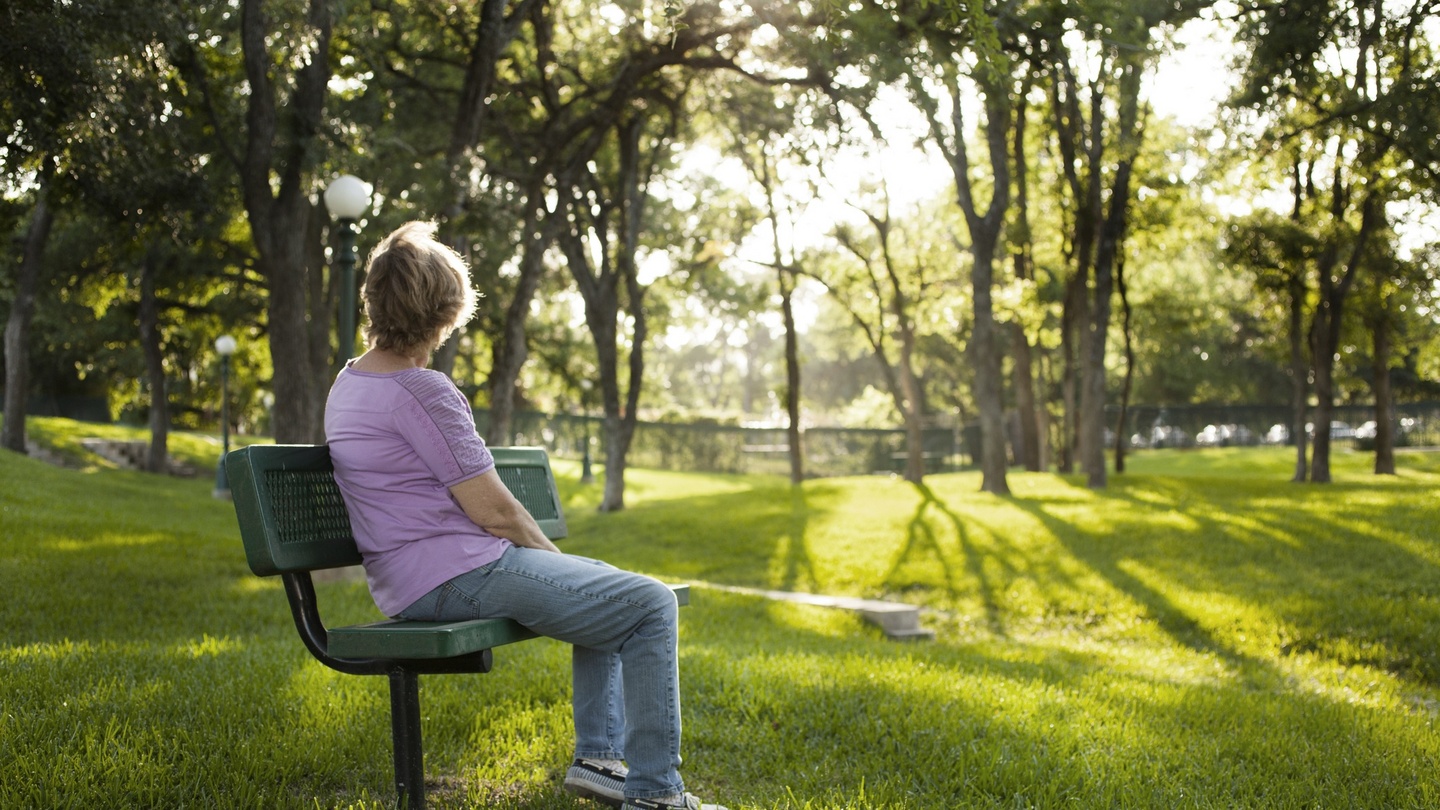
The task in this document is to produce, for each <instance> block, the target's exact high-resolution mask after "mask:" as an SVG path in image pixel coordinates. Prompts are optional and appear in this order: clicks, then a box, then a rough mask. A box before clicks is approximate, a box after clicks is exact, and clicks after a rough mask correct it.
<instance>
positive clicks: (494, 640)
mask: <svg viewBox="0 0 1440 810" xmlns="http://www.w3.org/2000/svg"><path fill="white" fill-rule="evenodd" d="M670 589H671V590H672V591H674V592H675V598H676V601H678V602H679V603H680V604H681V605H687V604H689V603H690V586H689V585H672V586H670ZM329 633H330V649H329V652H330V654H331V655H333V656H336V657H338V658H413V659H423V658H454V657H456V656H461V655H468V654H469V653H473V652H479V651H480V650H488V649H490V648H491V647H500V646H503V645H505V644H513V643H514V642H517V641H524V640H526V639H531V638H535V637H536V635H537V634H536V633H535V632H534V631H531V630H529V629H527V628H526V627H525V626H524V625H522V624H520V623H519V622H516V621H512V620H510V619H471V620H469V621H462V622H414V621H402V620H398V619H387V620H385V621H379V622H371V623H369V624H355V625H350V626H349V627H332V628H330V629H329Z"/></svg>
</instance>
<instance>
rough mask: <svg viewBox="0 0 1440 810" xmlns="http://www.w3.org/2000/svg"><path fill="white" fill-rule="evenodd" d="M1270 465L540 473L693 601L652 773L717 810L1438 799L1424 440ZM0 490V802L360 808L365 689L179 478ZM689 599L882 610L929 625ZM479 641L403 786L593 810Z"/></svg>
mask: <svg viewBox="0 0 1440 810" xmlns="http://www.w3.org/2000/svg"><path fill="white" fill-rule="evenodd" d="M89 428H90V426H84V427H83V428H81V427H77V426H74V425H73V424H65V423H63V422H62V421H56V422H55V423H53V424H51V425H48V426H47V427H46V428H45V430H46V432H47V433H48V434H49V435H53V436H58V437H62V438H63V437H65V436H70V437H72V438H74V437H76V436H77V435H78V434H77V431H79V432H83V431H86V430H88V429H89ZM36 432H37V433H38V432H39V431H36ZM74 440H75V441H78V439H74ZM199 444H201V445H202V446H203V445H204V442H203V438H202V440H199ZM210 453H211V455H210V456H209V458H208V459H206V458H205V457H204V456H203V453H200V454H199V458H197V465H199V466H202V468H204V467H205V465H207V464H208V465H209V466H210V467H212V468H213V464H214V457H213V453H214V450H213V449H212V450H210ZM1290 463H1291V461H1290V458H1289V456H1288V454H1287V452H1286V451H1283V450H1270V449H1231V450H1216V451H1203V452H1196V451H1189V452H1154V453H1142V454H1139V455H1136V456H1133V457H1132V459H1131V470H1132V472H1131V473H1129V474H1127V475H1125V476H1114V477H1112V483H1111V486H1110V487H1109V488H1108V489H1106V490H1104V491H1100V492H1094V491H1090V490H1088V489H1086V488H1085V487H1084V486H1083V484H1082V482H1081V480H1080V479H1079V478H1072V477H1063V476H1056V475H1041V474H1025V473H1016V474H1013V475H1012V476H1011V478H1010V481H1011V486H1012V488H1013V490H1014V495H1013V496H1012V497H1009V498H999V497H994V496H989V495H984V494H982V493H979V492H978V489H979V479H978V476H977V475H975V474H971V473H957V474H947V475H937V476H932V477H930V478H928V479H927V486H926V487H925V488H917V487H914V486H912V485H910V484H907V483H905V482H904V481H901V480H898V479H894V478H888V477H866V478H843V479H825V480H817V481H811V482H807V483H806V484H805V485H804V486H803V487H802V488H800V489H794V490H792V489H791V488H790V487H789V486H788V485H787V484H786V483H785V482H784V481H783V479H780V478H772V477H737V476H722V475H698V474H691V475H685V474H675V473H662V472H655V471H648V470H632V471H630V472H629V473H628V474H627V483H628V491H629V499H628V502H629V505H630V508H629V509H627V510H626V511H625V512H623V513H620V514H612V515H600V514H597V513H596V512H595V511H594V505H595V503H596V502H597V500H598V497H599V490H598V485H591V486H581V485H580V484H578V483H577V480H576V479H577V478H578V472H579V470H578V465H576V464H573V463H570V462H565V461H559V462H557V463H556V468H557V472H558V473H559V475H560V476H561V486H562V495H563V497H564V498H565V500H566V503H567V509H568V512H567V516H568V518H569V522H570V526H571V534H572V536H571V538H570V539H568V540H566V541H564V547H565V548H566V549H567V550H568V551H571V552H573V553H579V554H586V555H590V556H597V557H602V558H605V559H607V560H610V561H611V562H614V563H616V564H619V565H622V566H626V567H631V568H635V569H638V570H643V571H646V572H648V573H652V574H655V575H657V576H660V577H662V578H664V579H666V580H670V581H690V582H693V583H697V584H701V585H702V587H698V588H697V589H696V591H695V593H694V595H693V604H692V606H691V607H689V608H686V609H685V610H684V611H682V625H683V629H682V654H681V671H682V684H683V692H684V699H685V733H686V767H685V774H686V777H687V780H688V781H689V783H690V787H691V788H692V789H693V790H695V791H696V792H698V793H701V794H702V795H704V796H706V797H713V798H714V799H716V800H721V801H724V802H725V803H727V804H728V805H729V806H730V807H731V808H732V809H735V808H797V809H798V808H809V809H810V810H821V808H847V809H848V808H882V807H884V808H956V807H975V808H1016V807H1041V808H1054V807H1084V808H1089V807H1135V808H1150V807H1156V808H1173V807H1195V808H1229V807H1257V808H1258V807H1264V808H1290V807H1294V808H1302V807H1303V808H1312V807H1370V808H1408V807H1413V808H1424V807H1434V806H1440V768H1437V766H1440V736H1437V734H1436V729H1435V722H1436V717H1437V712H1440V657H1437V647H1440V540H1437V538H1440V531H1437V528H1436V527H1437V525H1440V498H1437V494H1440V454H1433V455H1432V454H1421V453H1413V454H1403V455H1402V456H1401V457H1400V463H1401V466H1402V470H1401V474H1400V475H1398V476H1394V477H1375V476H1371V475H1369V474H1368V472H1367V471H1368V464H1369V461H1368V457H1366V456H1362V455H1359V454H1349V453H1341V454H1339V455H1338V456H1337V458H1336V463H1335V475H1336V478H1337V481H1338V482H1339V483H1336V484H1332V485H1328V486H1310V485H1295V484H1290V483H1288V482H1287V479H1288V477H1289V468H1290ZM0 480H3V482H4V483H3V488H0V589H3V590H0V592H3V593H4V594H5V598H4V599H3V600H0V676H3V677H0V806H3V807H180V806H190V807H214V806H224V807H267V808H268V807H294V808H301V807H352V806H355V807H371V806H385V804H386V803H387V802H389V801H390V799H391V786H390V760H389V755H390V754H389V726H388V697H387V693H386V686H385V681H384V679H380V678H355V677H351V676H344V675H339V674H337V673H334V672H331V671H329V670H327V669H325V668H324V667H322V666H321V665H319V664H318V663H316V662H315V661H313V660H312V659H311V658H310V657H309V656H308V654H307V653H305V652H304V650H303V648H302V647H301V645H300V643H299V640H298V638H297V637H296V635H295V631H294V628H293V626H292V625H291V623H290V619H289V614H288V611H287V609H286V607H285V601H284V597H283V595H282V593H281V591H280V590H279V587H278V583H276V582H273V581H270V580H260V579H257V578H255V577H253V576H252V575H250V574H249V572H248V570H247V569H246V568H245V563H244V559H243V554H242V551H241V548H240V543H239V539H238V536H237V534H236V529H235V520H234V516H233V513H232V511H231V508H230V505H229V504H228V503H225V502H223V501H215V500H213V499H212V498H211V497H210V492H209V491H210V487H211V482H210V481H209V480H207V479H206V478H205V477H204V476H201V477H200V478H199V479H192V480H183V479H171V478H164V477H156V476H147V475H142V474H138V473H129V472H123V471H118V470H112V469H106V468H104V467H103V466H101V465H93V464H92V465H89V466H88V468H87V469H84V470H74V469H71V470H60V469H54V468H51V467H48V466H46V465H44V464H40V463H38V462H35V461H33V460H30V459H25V458H22V457H18V456H14V455H12V454H9V453H0ZM703 583H716V584H728V585H748V586H758V587H765V588H788V589H794V590H810V591H819V592H825V593H833V594H850V595H863V596H872V597H885V598H892V599H901V600H905V601H909V602H912V603H916V604H921V605H923V606H925V607H926V608H928V609H929V611H930V612H929V613H928V614H927V616H926V619H925V623H926V624H927V626H930V627H933V628H935V629H936V630H937V638H936V640H935V641H934V642H929V643H918V644H903V643H895V642H890V641H886V640H884V639H883V638H882V637H881V635H880V634H879V632H878V630H875V629H874V628H871V627H869V626H867V625H865V624H864V623H863V622H861V621H860V620H859V619H857V618H856V617H855V616H853V615H850V614H848V613H843V612H836V611H827V610H823V609H817V608H808V607H802V606H796V605H790V604H784V603H775V602H768V601H765V600H761V599H757V598H753V597H747V596H742V595H737V594H732V593H727V592H722V591H718V590H713V589H706V588H704V587H703ZM319 587H320V590H321V605H322V608H323V609H324V610H325V612H326V614H327V618H329V619H330V620H331V621H334V622H350V621H361V620H366V619H369V618H372V617H373V616H374V608H373V606H371V605H370V603H369V598H368V595H367V593H366V592H365V588H364V585H363V583H361V582H357V581H353V580H339V581H334V582H327V583H322V584H321V585H320V586H319ZM495 657H496V669H495V671H494V672H492V673H490V674H489V675H484V676H474V675H463V676H428V677H426V678H424V679H423V683H424V700H425V710H426V718H425V723H426V725H425V733H426V748H427V757H426V770H427V774H428V775H429V776H430V778H431V779H432V780H434V781H435V784H433V785H432V786H431V803H432V804H433V805H435V806H438V807H456V808H469V807H501V808H515V809H517V810H518V809H519V808H526V809H528V810H533V809H537V808H545V809H547V810H549V809H551V808H554V809H556V810H569V809H570V808H582V807H597V806H596V805H591V804H587V803H585V802H581V801H578V800H574V799H571V798H570V797H568V796H565V795H563V794H561V793H560V792H559V791H558V790H557V788H556V785H557V783H558V779H559V776H560V774H561V770H562V768H563V766H564V765H565V764H566V762H567V755H568V748H569V743H570V734H571V731H570V719H569V703H568V699H569V678H568V660H569V659H568V653H567V651H566V649H565V648H564V647H563V645H560V644H558V643H556V642H552V641H537V642H529V643H526V644H521V645H516V646H514V647H507V648H501V649H500V650H497V651H496V656H495Z"/></svg>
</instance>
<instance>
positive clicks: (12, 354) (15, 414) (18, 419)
mask: <svg viewBox="0 0 1440 810" xmlns="http://www.w3.org/2000/svg"><path fill="white" fill-rule="evenodd" d="M47 185H48V184H47V183H45V182H43V181H42V183H41V185H40V190H39V191H38V192H37V193H36V198H35V208H34V209H32V210H31V212H30V227H29V228H27V229H26V230H25V241H24V246H23V247H22V248H21V251H20V272H19V277H18V278H17V279H16V282H15V297H14V298H13V299H12V300H11V302H10V318H9V320H7V321H6V322H5V425H4V428H3V433H4V436H3V444H4V447H5V449H7V450H12V451H14V452H16V453H20V454H22V455H24V454H25V452H26V450H25V411H26V408H27V406H28V400H29V398H30V319H31V318H33V317H34V315H35V295H36V289H37V288H38V287H39V285H40V270H41V268H42V267H43V266H44V263H45V244H46V242H48V241H49V239H50V227H51V225H53V224H54V222H55V213H54V211H52V210H51V209H50V204H49V202H48V200H47V199H46V198H47Z"/></svg>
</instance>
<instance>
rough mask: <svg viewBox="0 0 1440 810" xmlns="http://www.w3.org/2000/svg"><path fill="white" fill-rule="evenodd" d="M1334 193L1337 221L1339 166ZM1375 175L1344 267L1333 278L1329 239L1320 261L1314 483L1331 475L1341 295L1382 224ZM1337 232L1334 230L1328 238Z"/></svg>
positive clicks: (1334, 251)
mask: <svg viewBox="0 0 1440 810" xmlns="http://www.w3.org/2000/svg"><path fill="white" fill-rule="evenodd" d="M1335 180H1336V182H1335V185H1334V189H1333V191H1332V194H1333V195H1334V198H1335V200H1336V202H1335V203H1333V205H1332V214H1333V219H1334V222H1335V223H1336V224H1337V225H1338V224H1339V223H1340V221H1341V217H1342V216H1343V214H1344V203H1343V202H1341V201H1342V200H1343V199H1344V196H1345V195H1344V194H1343V193H1342V191H1341V188H1340V178H1339V168H1338V167H1337V169H1336V178H1335ZM1375 185H1376V181H1375V180H1373V179H1372V181H1371V183H1370V184H1369V186H1370V187H1371V189H1372V190H1371V191H1368V192H1367V193H1366V196H1365V201H1364V202H1363V203H1362V204H1361V212H1360V229H1359V230H1358V231H1357V232H1356V233H1355V239H1354V242H1353V243H1352V244H1351V245H1350V256H1349V259H1348V261H1346V263H1345V269H1344V271H1343V272H1342V273H1341V274H1340V277H1339V278H1338V279H1337V278H1335V275H1334V265H1335V261H1334V260H1333V258H1334V257H1336V256H1338V250H1339V248H1338V245H1336V244H1335V243H1334V242H1333V241H1332V242H1331V244H1330V245H1329V246H1328V247H1327V249H1326V256H1327V257H1330V259H1331V260H1329V261H1324V260H1322V262H1321V263H1320V274H1319V276H1320V300H1319V303H1318V305H1317V306H1316V308H1315V318H1314V320H1313V322H1312V324H1311V332H1310V335H1311V341H1312V343H1311V359H1312V361H1313V362H1314V366H1315V452H1314V454H1313V455H1312V456H1311V458H1310V480H1311V482H1313V483H1316V484H1328V483H1330V481H1331V477H1330V444H1331V442H1330V422H1331V417H1332V415H1333V413H1334V409H1335V352H1336V351H1337V350H1338V349H1339V348H1340V325H1341V318H1342V316H1343V315H1344V311H1345V299H1346V298H1347V297H1348V296H1349V294H1350V289H1351V287H1352V286H1354V283H1355V277H1356V274H1357V273H1358V272H1359V270H1360V266H1361V264H1363V263H1364V258H1365V251H1366V249H1367V247H1368V244H1369V241H1370V236H1371V235H1372V234H1373V233H1374V231H1375V230H1376V228H1377V227H1378V226H1379V224H1380V218H1381V217H1382V216H1383V214H1382V213H1381V201H1380V194H1379V192H1378V191H1375V190H1373V189H1374V187H1375ZM1337 238H1338V236H1336V235H1332V236H1331V239H1332V240H1334V239H1337Z"/></svg>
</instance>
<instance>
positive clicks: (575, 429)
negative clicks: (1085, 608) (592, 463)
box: [475, 410, 965, 476]
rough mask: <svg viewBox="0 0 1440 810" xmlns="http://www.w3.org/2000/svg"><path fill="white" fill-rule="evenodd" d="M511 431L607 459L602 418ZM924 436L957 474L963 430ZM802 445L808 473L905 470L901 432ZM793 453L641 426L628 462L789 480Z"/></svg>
mask: <svg viewBox="0 0 1440 810" xmlns="http://www.w3.org/2000/svg"><path fill="white" fill-rule="evenodd" d="M475 423H476V426H477V427H478V428H479V430H480V433H481V435H484V434H485V433H487V431H488V428H489V424H490V415H489V413H488V412H487V411H484V410H477V411H476V412H475ZM513 425H514V430H515V439H514V441H515V443H516V444H533V445H539V446H542V447H546V448H548V449H549V450H550V451H551V452H553V453H555V454H556V455H559V456H562V457H568V458H580V457H582V455H583V453H584V448H585V441H586V439H587V437H594V438H595V439H596V443H595V444H593V445H592V453H593V454H594V458H595V459H596V460H603V458H604V446H603V442H604V436H603V431H602V430H601V421H600V419H598V418H595V417H584V416H571V415H568V414H546V413H540V412H537V411H525V412H520V413H517V414H515V416H514V419H513ZM922 438H923V444H922V446H923V448H924V453H925V465H926V469H927V470H928V471H930V472H942V471H945V470H953V469H957V468H958V467H960V466H961V465H962V464H963V463H964V461H965V459H964V457H963V456H962V453H961V442H960V440H959V437H958V436H957V431H955V430H952V429H950V428H931V429H928V430H926V431H924V433H923V437H922ZM801 443H802V444H801V447H802V451H803V452H804V454H805V472H806V474H807V475H818V476H832V475H863V474H866V473H873V472H900V471H902V470H903V469H904V467H905V460H906V458H907V453H906V450H905V431H903V430H878V429H869V430H867V429H846V428H811V429H809V430H807V431H805V432H804V433H802V434H801ZM789 452H790V451H789V444H788V441H787V438H786V432H785V430H784V429H782V428H746V427H738V426H730V425H707V424H682V423H672V422H640V423H638V424H637V425H636V426H635V436H634V438H633V439H632V440H631V442H630V453H629V454H628V455H627V456H626V460H627V463H629V464H631V465H633V466H636V467H651V468H655V469H662V470H699V471H705V472H724V473H775V474H781V475H788V474H789V472H790V455H789Z"/></svg>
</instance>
